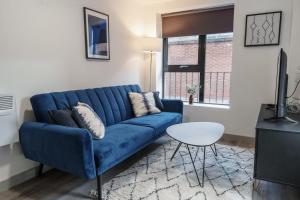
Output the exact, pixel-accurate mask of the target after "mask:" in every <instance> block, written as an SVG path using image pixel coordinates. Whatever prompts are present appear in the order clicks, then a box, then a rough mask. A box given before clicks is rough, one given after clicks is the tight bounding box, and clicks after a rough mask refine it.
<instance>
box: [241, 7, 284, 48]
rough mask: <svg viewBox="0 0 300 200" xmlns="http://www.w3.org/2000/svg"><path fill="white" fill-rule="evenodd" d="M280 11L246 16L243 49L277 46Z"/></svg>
mask: <svg viewBox="0 0 300 200" xmlns="http://www.w3.org/2000/svg"><path fill="white" fill-rule="evenodd" d="M281 17H282V11H276V12H268V13H259V14H251V15H247V16H246V27H245V44H244V45H245V47H254V46H270V45H279V42H280V29H281Z"/></svg>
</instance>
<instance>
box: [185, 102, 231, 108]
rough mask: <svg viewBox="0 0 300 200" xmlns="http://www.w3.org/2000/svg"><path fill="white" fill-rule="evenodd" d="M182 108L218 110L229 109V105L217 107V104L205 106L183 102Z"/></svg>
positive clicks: (203, 104) (204, 104)
mask: <svg viewBox="0 0 300 200" xmlns="http://www.w3.org/2000/svg"><path fill="white" fill-rule="evenodd" d="M183 105H184V106H188V107H204V108H218V109H230V105H219V104H206V103H193V104H189V103H188V102H183Z"/></svg>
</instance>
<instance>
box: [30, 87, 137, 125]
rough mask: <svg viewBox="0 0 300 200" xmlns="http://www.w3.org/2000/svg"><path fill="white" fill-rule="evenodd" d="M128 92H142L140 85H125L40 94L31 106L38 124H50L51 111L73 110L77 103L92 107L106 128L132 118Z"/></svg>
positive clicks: (32, 98) (33, 99) (33, 98)
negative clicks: (49, 113) (49, 112)
mask: <svg viewBox="0 0 300 200" xmlns="http://www.w3.org/2000/svg"><path fill="white" fill-rule="evenodd" d="M128 92H141V89H140V87H139V86H138V85H123V86H114V87H103V88H95V89H85V90H74V91H65V92H53V93H46V94H38V95H35V96H33V97H31V99H30V101H31V105H32V108H33V111H34V114H35V117H36V120H37V121H38V122H44V123H49V122H50V118H49V115H48V111H49V110H59V109H72V107H74V106H75V105H76V104H77V102H79V101H80V102H83V103H86V104H88V105H90V106H91V107H92V108H93V109H94V110H95V112H96V113H97V114H98V115H99V116H100V118H101V119H102V121H103V123H104V124H105V125H106V126H110V125H113V124H116V123H118V122H121V121H124V120H127V119H129V118H132V117H133V116H134V115H133V110H132V106H131V103H130V100H129V96H128Z"/></svg>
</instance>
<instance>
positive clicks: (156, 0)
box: [136, 0, 178, 5]
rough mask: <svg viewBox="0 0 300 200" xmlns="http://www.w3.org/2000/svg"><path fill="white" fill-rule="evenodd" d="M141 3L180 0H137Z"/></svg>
mask: <svg viewBox="0 0 300 200" xmlns="http://www.w3.org/2000/svg"><path fill="white" fill-rule="evenodd" d="M136 1H138V2H139V3H141V4H146V5H149V4H157V3H166V2H172V1H178V0H136Z"/></svg>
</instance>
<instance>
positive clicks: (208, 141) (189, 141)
mask: <svg viewBox="0 0 300 200" xmlns="http://www.w3.org/2000/svg"><path fill="white" fill-rule="evenodd" d="M167 134H168V135H169V136H170V137H171V138H173V139H175V140H177V141H178V142H179V144H178V146H177V148H176V150H175V152H174V153H173V155H172V157H171V160H172V159H173V158H174V156H175V154H176V153H177V151H178V150H179V148H180V147H181V145H182V144H185V145H186V148H187V150H188V152H189V155H190V158H191V160H192V164H193V167H194V170H195V173H196V176H197V179H198V182H199V185H200V186H201V187H203V186H204V173H205V152H206V147H207V146H209V147H210V148H211V150H212V151H213V153H214V155H215V156H217V149H216V145H215V143H216V142H217V141H218V140H219V139H220V138H221V137H222V136H223V134H224V126H223V125H222V124H219V123H215V122H190V123H182V124H176V125H173V126H170V127H169V128H167ZM189 146H196V147H198V149H197V152H196V154H195V158H194V159H193V157H192V154H191V151H190V148H189ZM212 146H213V147H214V148H212ZM200 147H203V163H202V165H203V166H202V184H201V182H200V179H199V176H198V173H197V170H196V167H195V163H194V162H195V159H196V157H197V155H198V152H199V148H200Z"/></svg>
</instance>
